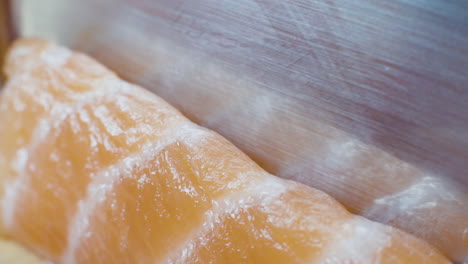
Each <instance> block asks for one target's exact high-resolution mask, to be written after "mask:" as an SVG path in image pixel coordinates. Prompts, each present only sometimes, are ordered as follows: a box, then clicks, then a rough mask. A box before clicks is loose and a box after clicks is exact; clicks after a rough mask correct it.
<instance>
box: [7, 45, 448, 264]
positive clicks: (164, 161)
mask: <svg viewBox="0 0 468 264" xmlns="http://www.w3.org/2000/svg"><path fill="white" fill-rule="evenodd" d="M5 73H6V75H7V78H8V82H7V84H6V86H5V87H4V89H3V90H2V94H1V98H0V197H1V201H2V204H1V208H0V209H1V210H0V215H1V220H0V232H1V233H3V234H4V235H5V236H8V237H11V238H12V239H14V240H15V241H18V242H20V243H21V244H22V245H24V246H25V247H27V248H29V249H30V250H31V251H32V252H34V253H36V254H37V255H39V256H41V257H43V258H44V259H47V260H50V261H53V262H56V263H288V264H291V263H450V262H449V261H448V260H447V259H446V258H445V257H444V256H443V255H442V254H441V253H439V252H438V251H437V250H436V249H434V248H433V247H431V246H430V245H428V244H427V243H426V242H424V241H422V240H419V239H417V238H415V237H413V236H411V235H409V234H407V233H404V232H402V231H399V230H397V229H394V228H392V227H389V226H385V225H382V224H379V223H375V222H372V221H369V220H367V219H364V218H362V217H360V216H356V215H353V214H350V213H349V212H348V211H346V209H345V208H344V207H343V206H342V205H340V204H339V203H338V202H337V201H335V200H334V199H333V198H331V197H330V196H328V195H327V194H325V193H323V192H321V191H319V190H316V189H313V188H310V187H307V186H304V185H302V184H299V183H296V182H292V181H287V180H283V179H280V178H277V177H275V176H273V175H270V174H268V173H267V172H266V171H264V170H263V169H262V168H260V167H259V166H258V165H257V164H255V163H254V162H253V161H252V160H251V159H249V158H248V157H247V156H246V155H245V154H243V153H242V152H241V151H240V150H238V149H237V148H236V147H235V146H233V145H232V144H231V143H229V142H228V141H227V140H226V139H224V138H223V137H221V136H220V135H218V134H216V133H215V132H213V131H210V130H208V129H205V128H202V127H199V126H197V125H196V124H194V123H192V122H191V121H189V120H188V119H187V118H185V117H184V116H183V115H182V114H181V113H180V112H178V111H177V110H176V109H174V108H173V107H172V106H170V105H169V104H168V103H166V102H165V101H163V100H162V99H161V98H159V97H157V96H156V95H154V94H151V93H150V92H147V91H146V90H144V89H142V88H140V87H138V86H135V85H132V84H129V83H127V82H125V81H123V80H121V79H119V78H118V76H116V74H114V73H113V72H111V71H109V70H108V69H106V68H105V67H103V66H102V65H100V64H99V63H97V62H96V61H94V60H93V59H91V58H89V57H87V56H85V55H83V54H80V53H74V52H71V51H70V50H68V49H66V48H63V47H59V46H57V45H55V44H53V43H51V42H48V41H45V40H40V39H22V40H19V41H17V42H15V44H14V45H13V47H12V48H11V50H10V52H9V55H8V57H7V60H6V66H5Z"/></svg>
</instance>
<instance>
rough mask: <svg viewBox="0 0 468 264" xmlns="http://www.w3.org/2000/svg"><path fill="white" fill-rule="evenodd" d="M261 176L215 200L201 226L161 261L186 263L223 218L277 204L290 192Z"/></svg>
mask: <svg viewBox="0 0 468 264" xmlns="http://www.w3.org/2000/svg"><path fill="white" fill-rule="evenodd" d="M253 173H259V172H253ZM264 174H265V177H261V178H260V179H258V182H257V184H251V185H249V186H248V187H246V188H245V189H243V190H240V191H239V192H236V193H231V195H224V196H222V197H220V198H218V199H216V200H214V201H213V205H212V207H211V208H210V209H208V210H207V211H206V212H205V215H204V217H203V220H202V221H201V225H200V226H199V227H198V228H195V229H194V230H193V231H192V232H191V233H190V234H189V235H188V237H187V239H186V240H185V241H184V242H182V243H181V245H180V246H179V247H178V248H177V249H175V250H173V251H172V252H170V253H169V254H168V255H167V256H166V257H165V259H164V260H163V259H162V260H161V261H164V262H165V263H169V264H183V263H186V261H187V259H188V258H190V257H191V256H192V255H193V254H195V253H196V252H197V248H198V247H199V246H200V245H202V243H201V242H202V241H200V240H201V239H203V237H205V235H207V234H209V233H211V232H213V231H214V229H215V227H216V223H221V222H223V219H224V218H225V217H226V216H228V215H230V214H232V213H234V212H236V211H239V210H243V209H248V208H249V207H252V206H255V205H260V204H262V203H265V204H270V203H272V202H274V201H277V200H279V198H280V196H281V195H283V194H284V193H285V192H287V191H288V190H289V186H288V185H287V184H286V183H285V181H283V180H281V179H279V178H277V177H276V176H271V175H269V174H268V173H266V172H265V173H264Z"/></svg>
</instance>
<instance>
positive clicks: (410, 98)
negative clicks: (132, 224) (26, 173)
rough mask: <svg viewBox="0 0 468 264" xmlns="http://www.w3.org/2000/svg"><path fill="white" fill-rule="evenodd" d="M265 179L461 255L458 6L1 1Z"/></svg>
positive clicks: (20, 23)
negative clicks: (218, 138)
mask: <svg viewBox="0 0 468 264" xmlns="http://www.w3.org/2000/svg"><path fill="white" fill-rule="evenodd" d="M0 19H1V20H2V23H3V24H2V26H1V28H0V49H1V50H2V51H5V47H6V45H7V44H8V43H9V42H10V41H11V40H12V39H14V38H15V37H19V36H39V37H43V38H48V39H51V40H54V41H57V42H58V43H60V44H64V45H67V46H69V47H71V48H74V49H78V50H81V51H83V52H86V53H88V54H90V55H91V56H93V57H95V58H97V59H98V60H99V61H101V62H102V63H104V64H105V65H106V66H108V67H109V68H111V69H112V70H114V71H116V72H117V73H119V74H120V75H121V76H122V77H123V78H125V79H127V80H129V81H131V82H135V83H137V84H140V85H142V86H144V87H146V88H147V89H149V90H151V91H153V92H155V93H156V94H158V95H160V96H161V97H163V98H164V99H166V100H167V101H169V102H170V103H172V104H173V105H174V106H176V107H177V108H178V109H180V110H181V111H182V112H183V113H184V114H185V115H187V116H188V117H189V118H191V119H192V120H193V121H195V122H197V123H198V124H201V125H203V126H206V127H209V128H211V129H213V130H215V131H217V132H218V133H220V134H222V135H223V136H225V137H226V138H228V139H229V140H231V141H232V142H233V143H235V144H236V145H237V146H238V147H239V148H241V149H242V150H243V151H245V152H246V153H247V154H248V155H249V156H250V157H252V158H253V159H254V160H255V161H257V162H258V163H259V164H260V165H261V166H263V167H264V168H265V169H267V170H268V171H269V172H270V173H272V174H275V175H278V176H280V177H283V178H287V179H293V180H296V181H299V182H302V183H304V184H307V185H309V186H312V187H315V188H318V189H320V190H323V191H325V192H327V193H329V194H330V195H332V196H333V197H335V198H336V199H338V200H339V201H340V202H341V203H343V204H344V205H345V206H346V207H347V208H348V209H349V210H350V211H352V212H353V213H357V214H361V215H364V216H366V217H368V218H370V219H372V220H375V221H379V222H383V223H387V224H390V225H393V226H396V227H399V228H401V229H403V230H405V231H407V232H410V233H412V234H414V235H416V236H419V237H421V238H423V239H426V240H427V241H429V242H430V243H432V244H433V245H435V246H437V247H439V248H440V249H441V250H442V251H443V252H445V254H447V255H448V256H450V257H451V258H452V259H453V260H455V261H458V262H460V263H461V262H463V261H465V262H466V263H468V175H467V174H468V1H466V0H446V1H442V0H411V1H409V0H394V1H372V0H353V1H349V0H324V1H308V0H294V1H292V0H291V1H284V0H281V1H280V0H237V1H230V0H198V1H188V0H155V1H154V0H153V1H150V0H116V1H110V0H82V1H73V0H42V1H37V0H17V1H6V0H3V1H2V10H1V13H0Z"/></svg>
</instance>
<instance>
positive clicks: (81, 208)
mask: <svg viewBox="0 0 468 264" xmlns="http://www.w3.org/2000/svg"><path fill="white" fill-rule="evenodd" d="M210 133H212V132H209V131H208V130H206V129H202V128H200V127H198V126H197V125H195V124H193V123H191V122H190V121H182V122H180V123H179V124H178V125H175V126H173V127H172V128H170V129H167V131H165V135H164V136H163V137H162V138H158V139H156V140H155V141H153V142H152V143H150V144H148V145H146V146H145V147H143V148H142V150H140V151H138V152H136V153H134V154H132V155H130V156H128V157H126V158H123V159H122V160H120V161H119V162H118V163H116V164H114V165H111V166H109V167H107V168H105V169H103V170H101V171H100V172H98V173H97V174H96V175H95V176H94V177H92V179H91V182H90V183H89V184H88V188H87V192H86V197H85V198H84V199H83V200H80V201H79V202H78V209H77V212H76V214H75V216H74V217H73V218H72V221H71V223H70V224H69V227H68V231H69V232H68V246H67V248H66V250H65V252H64V254H63V256H62V262H63V263H70V264H73V263H74V262H75V261H74V255H75V251H76V249H77V247H78V246H79V245H80V242H81V240H82V237H83V236H86V229H87V228H88V224H89V222H88V221H89V218H90V216H92V214H93V213H94V211H95V209H96V207H97V206H98V205H100V204H101V203H102V202H104V201H105V200H106V198H107V195H108V193H109V192H110V191H111V190H113V188H114V184H115V183H116V181H118V180H121V178H123V177H125V176H126V175H132V168H134V166H135V165H138V164H145V163H147V162H149V160H150V159H151V158H153V157H154V156H155V155H156V154H157V153H159V152H161V151H162V150H164V149H165V148H166V147H167V146H169V145H171V144H173V143H176V142H177V141H182V142H184V141H192V142H193V141H199V140H201V139H202V138H204V137H206V136H208V135H210Z"/></svg>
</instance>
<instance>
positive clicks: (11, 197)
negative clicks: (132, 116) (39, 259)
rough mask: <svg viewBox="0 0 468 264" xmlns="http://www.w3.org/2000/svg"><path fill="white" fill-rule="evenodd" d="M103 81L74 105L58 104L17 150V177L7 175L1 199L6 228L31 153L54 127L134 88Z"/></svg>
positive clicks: (10, 221)
mask: <svg viewBox="0 0 468 264" xmlns="http://www.w3.org/2000/svg"><path fill="white" fill-rule="evenodd" d="M100 83H101V84H102V86H103V88H101V89H95V90H91V91H89V92H86V93H83V94H80V95H77V98H76V101H74V104H72V105H70V103H68V104H67V103H63V104H60V103H56V104H55V105H54V106H53V108H52V109H51V111H50V113H49V114H48V115H47V116H46V117H44V118H42V119H41V120H39V121H38V124H37V126H36V127H35V129H34V131H33V133H32V137H31V141H30V142H29V144H28V145H26V146H25V147H23V148H21V149H19V150H18V151H17V152H16V156H15V159H14V160H13V161H12V167H13V169H14V170H15V171H16V173H17V177H16V178H14V179H12V178H13V177H11V176H10V177H8V176H7V177H5V178H6V179H5V184H4V193H5V196H4V197H3V199H2V215H3V223H4V225H5V226H6V227H7V228H11V226H12V224H13V220H14V214H15V210H16V208H17V206H16V200H17V196H18V195H19V193H20V192H19V190H20V188H22V187H23V186H26V184H25V183H27V182H28V180H29V177H28V175H27V174H26V173H25V170H26V166H27V165H28V160H29V153H32V152H33V151H34V150H35V149H37V148H39V147H40V146H41V145H42V144H43V142H44V140H45V139H46V138H47V136H48V135H49V133H50V132H51V131H52V130H53V129H54V128H57V127H59V126H60V125H61V124H62V123H63V122H64V121H65V120H66V119H67V118H68V117H69V116H70V115H72V114H75V113H78V112H79V111H80V110H81V109H83V107H85V106H86V105H89V104H92V103H93V102H96V101H98V100H100V99H102V98H105V97H108V96H109V94H116V93H123V92H130V91H131V89H130V88H131V87H128V86H124V85H122V83H121V82H117V81H116V80H111V79H105V80H101V81H100Z"/></svg>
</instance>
